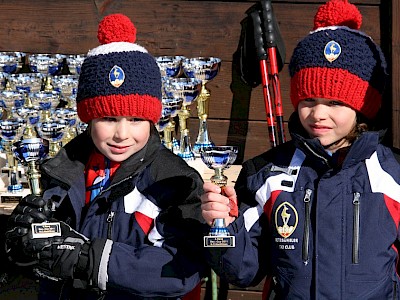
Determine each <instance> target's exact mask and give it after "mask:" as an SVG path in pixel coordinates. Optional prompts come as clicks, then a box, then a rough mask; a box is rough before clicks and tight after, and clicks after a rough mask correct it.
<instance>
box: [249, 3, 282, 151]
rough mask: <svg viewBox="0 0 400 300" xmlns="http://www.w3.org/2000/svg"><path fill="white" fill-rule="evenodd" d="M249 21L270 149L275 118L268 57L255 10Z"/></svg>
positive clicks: (274, 134) (275, 143)
mask: <svg viewBox="0 0 400 300" xmlns="http://www.w3.org/2000/svg"><path fill="white" fill-rule="evenodd" d="M250 16H251V19H252V20H253V27H254V42H255V46H256V51H257V56H258V58H259V60H260V72H261V82H262V89H263V96H264V105H265V111H266V114H267V125H268V132H269V139H270V143H271V147H276V146H277V139H276V126H275V118H274V113H273V106H272V105H273V104H272V100H271V94H270V91H269V78H268V77H269V75H268V66H267V58H268V55H267V53H266V52H265V49H264V42H263V40H264V39H263V34H262V28H261V18H260V15H259V13H258V11H257V10H255V11H253V12H251V13H250Z"/></svg>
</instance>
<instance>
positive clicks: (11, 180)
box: [0, 117, 24, 202]
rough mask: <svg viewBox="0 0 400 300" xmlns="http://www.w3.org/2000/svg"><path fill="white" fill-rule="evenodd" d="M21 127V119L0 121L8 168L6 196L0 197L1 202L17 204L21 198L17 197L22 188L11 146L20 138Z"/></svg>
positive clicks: (0, 132)
mask: <svg viewBox="0 0 400 300" xmlns="http://www.w3.org/2000/svg"><path fill="white" fill-rule="evenodd" d="M23 125H24V123H23V121H22V119H19V118H14V117H11V118H7V119H5V120H2V121H0V136H1V138H2V141H1V142H2V147H3V149H4V151H5V154H6V158H7V168H8V170H7V171H8V185H7V192H8V195H5V194H3V195H1V202H19V200H20V199H21V198H22V195H17V194H18V193H20V192H22V191H23V186H22V183H21V176H20V174H19V170H18V162H17V161H16V159H15V156H14V152H13V148H12V145H13V143H14V142H15V141H18V140H19V139H20V138H21V136H22V131H23V129H22V128H23Z"/></svg>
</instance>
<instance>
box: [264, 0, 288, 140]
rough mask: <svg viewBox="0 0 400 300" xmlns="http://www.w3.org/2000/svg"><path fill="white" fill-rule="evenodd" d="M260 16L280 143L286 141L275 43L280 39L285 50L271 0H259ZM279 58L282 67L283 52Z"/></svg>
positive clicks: (281, 48)
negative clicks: (262, 20) (266, 49)
mask: <svg viewBox="0 0 400 300" xmlns="http://www.w3.org/2000/svg"><path fill="white" fill-rule="evenodd" d="M261 9H262V16H263V19H264V22H263V25H264V26H263V27H264V28H263V29H264V30H263V33H264V40H265V41H266V43H265V44H266V47H267V48H268V57H269V65H270V72H271V81H272V89H273V93H274V100H275V101H274V104H275V114H276V122H277V123H276V126H277V134H278V143H279V144H282V143H284V142H285V141H286V138H285V128H284V125H283V105H282V96H281V84H280V80H279V67H278V58H277V49H278V47H277V43H278V41H279V40H281V43H280V49H278V50H282V51H283V52H284V51H285V49H284V45H283V41H282V38H281V35H280V32H279V26H278V23H277V22H276V19H275V16H274V12H273V9H272V4H271V0H261ZM279 54H280V58H281V65H282V67H283V63H284V58H283V61H282V56H283V57H284V53H283V54H282V53H279Z"/></svg>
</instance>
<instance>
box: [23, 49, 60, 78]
mask: <svg viewBox="0 0 400 300" xmlns="http://www.w3.org/2000/svg"><path fill="white" fill-rule="evenodd" d="M64 58H65V55H62V54H30V55H29V56H28V65H29V68H30V69H31V71H32V72H34V73H41V74H43V75H56V74H57V73H59V72H60V71H61V69H62V65H63V60H64Z"/></svg>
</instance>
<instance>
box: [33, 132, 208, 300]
mask: <svg viewBox="0 0 400 300" xmlns="http://www.w3.org/2000/svg"><path fill="white" fill-rule="evenodd" d="M93 148H94V144H93V142H92V140H91V138H90V137H89V135H88V134H87V133H83V134H81V135H80V136H78V137H76V138H75V139H74V140H72V141H71V142H69V143H68V144H67V145H65V147H64V148H63V149H61V150H60V152H59V153H58V154H57V156H56V157H54V158H52V159H50V160H49V161H47V162H46V163H44V164H42V166H41V171H42V182H43V186H44V190H45V192H44V198H51V199H52V200H53V201H54V202H55V203H56V206H57V208H56V211H55V214H54V217H55V218H56V219H59V220H63V221H65V222H67V223H68V224H70V225H71V226H72V227H73V228H75V229H76V230H77V231H79V232H80V233H82V234H84V235H85V236H87V237H88V238H90V239H91V240H92V241H95V240H96V239H106V243H105V246H104V249H103V250H102V259H101V263H100V265H99V266H98V270H96V271H97V272H98V274H97V280H98V285H99V288H100V289H101V290H103V291H105V295H106V298H105V299H111V298H113V299H114V298H115V299H142V298H146V299H149V298H151V299H159V297H168V298H170V299H179V298H180V296H182V295H185V294H186V293H188V292H189V291H191V290H192V289H193V288H194V287H195V286H196V285H197V284H198V283H199V282H200V280H201V278H202V277H203V275H204V274H203V272H204V271H205V269H206V266H207V264H206V263H205V262H204V261H203V260H202V256H201V255H200V254H199V251H201V244H202V232H201V230H202V229H201V226H202V224H201V223H202V222H203V221H202V218H201V211H200V195H201V193H202V191H203V190H202V184H203V181H202V179H201V176H200V174H199V173H198V172H197V171H196V170H194V169H192V168H190V167H189V166H188V165H187V163H186V162H185V161H183V160H182V159H181V158H179V157H178V156H176V155H175V154H173V153H172V152H171V151H169V150H168V149H166V148H165V147H164V146H162V145H161V142H160V139H159V136H158V133H157V131H156V130H155V129H154V128H152V134H151V137H150V139H149V142H148V143H147V145H146V146H145V148H143V149H142V150H141V151H139V152H138V153H136V154H135V155H133V156H131V157H130V158H128V159H127V160H126V161H124V162H123V163H121V165H120V167H119V168H118V170H117V171H116V173H115V175H114V177H113V179H112V182H111V185H110V187H109V188H107V189H105V190H103V191H102V193H100V194H99V195H98V196H97V197H96V199H95V200H94V201H93V202H92V203H91V205H90V207H88V208H87V207H85V178H84V168H85V164H86V162H87V161H88V158H89V155H90V153H91V151H92V150H93ZM100 244H104V243H100ZM198 249H200V250H198ZM40 293H41V297H42V298H43V299H52V297H53V296H54V297H55V299H68V298H71V299H95V298H96V297H97V296H98V295H97V294H96V293H92V292H91V291H89V290H77V289H75V290H74V289H73V288H72V283H71V282H64V283H61V284H57V283H54V282H47V281H43V282H42V284H41V292H40Z"/></svg>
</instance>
